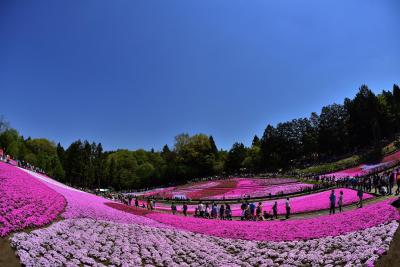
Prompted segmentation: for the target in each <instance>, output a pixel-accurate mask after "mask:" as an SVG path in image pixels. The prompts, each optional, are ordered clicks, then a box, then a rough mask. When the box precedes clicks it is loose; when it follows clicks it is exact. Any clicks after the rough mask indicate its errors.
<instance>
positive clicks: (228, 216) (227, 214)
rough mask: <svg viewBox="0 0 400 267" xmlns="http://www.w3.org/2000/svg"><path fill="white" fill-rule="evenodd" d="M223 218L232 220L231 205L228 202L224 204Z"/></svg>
mask: <svg viewBox="0 0 400 267" xmlns="http://www.w3.org/2000/svg"><path fill="white" fill-rule="evenodd" d="M225 218H226V219H227V220H229V221H232V210H231V206H230V205H229V204H226V208H225Z"/></svg>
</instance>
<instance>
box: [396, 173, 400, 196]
mask: <svg viewBox="0 0 400 267" xmlns="http://www.w3.org/2000/svg"><path fill="white" fill-rule="evenodd" d="M396 183H397V190H396V195H398V194H400V171H399V170H397V174H396Z"/></svg>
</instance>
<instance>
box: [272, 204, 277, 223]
mask: <svg viewBox="0 0 400 267" xmlns="http://www.w3.org/2000/svg"><path fill="white" fill-rule="evenodd" d="M272 213H273V216H272V219H273V218H274V217H275V219H278V202H277V201H275V203H274V205H273V206H272Z"/></svg>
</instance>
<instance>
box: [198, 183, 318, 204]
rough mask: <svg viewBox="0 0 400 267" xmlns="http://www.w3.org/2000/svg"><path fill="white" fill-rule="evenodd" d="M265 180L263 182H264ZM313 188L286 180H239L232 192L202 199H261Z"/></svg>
mask: <svg viewBox="0 0 400 267" xmlns="http://www.w3.org/2000/svg"><path fill="white" fill-rule="evenodd" d="M264 180H265V181H264ZM310 187H313V185H311V184H305V183H299V182H295V181H294V180H293V179H288V178H268V179H240V180H239V181H238V184H237V186H236V187H235V188H233V189H232V190H230V191H228V192H226V193H224V194H220V195H216V196H213V197H208V198H204V199H223V198H224V199H233V198H241V197H243V196H246V195H249V196H251V197H263V196H268V195H269V194H271V195H278V194H291V193H295V192H300V191H302V190H304V189H307V188H310Z"/></svg>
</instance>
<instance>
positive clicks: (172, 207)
mask: <svg viewBox="0 0 400 267" xmlns="http://www.w3.org/2000/svg"><path fill="white" fill-rule="evenodd" d="M171 210H172V214H173V215H175V214H176V205H175V203H174V202H172V204H171Z"/></svg>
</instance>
